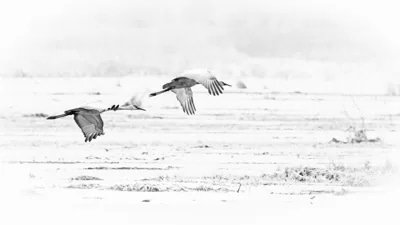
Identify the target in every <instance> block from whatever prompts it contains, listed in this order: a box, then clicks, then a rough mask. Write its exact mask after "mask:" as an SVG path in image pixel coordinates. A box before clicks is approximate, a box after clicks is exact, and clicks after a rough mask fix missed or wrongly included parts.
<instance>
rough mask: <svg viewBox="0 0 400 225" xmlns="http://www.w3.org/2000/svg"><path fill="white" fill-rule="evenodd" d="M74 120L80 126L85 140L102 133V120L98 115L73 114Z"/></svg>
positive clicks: (94, 137)
mask: <svg viewBox="0 0 400 225" xmlns="http://www.w3.org/2000/svg"><path fill="white" fill-rule="evenodd" d="M74 120H75V122H76V124H78V126H79V127H80V128H81V130H82V132H83V135H84V136H85V142H87V141H89V142H90V141H91V140H92V139H96V137H97V136H100V135H103V134H104V132H103V120H102V119H101V117H100V115H99V114H97V115H92V114H75V116H74Z"/></svg>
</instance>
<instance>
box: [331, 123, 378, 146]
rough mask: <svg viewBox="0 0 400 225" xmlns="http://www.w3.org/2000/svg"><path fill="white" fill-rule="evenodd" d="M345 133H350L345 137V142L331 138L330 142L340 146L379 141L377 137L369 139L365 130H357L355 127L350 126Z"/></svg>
mask: <svg viewBox="0 0 400 225" xmlns="http://www.w3.org/2000/svg"><path fill="white" fill-rule="evenodd" d="M346 131H349V132H350V134H349V135H348V136H347V140H346V141H341V140H338V139H336V138H332V140H331V141H330V142H333V143H340V144H354V143H375V142H380V141H381V139H380V138H379V137H376V138H372V139H369V138H368V137H367V131H366V130H365V129H361V130H357V129H356V128H355V127H353V126H350V127H349V128H348V129H347V130H346Z"/></svg>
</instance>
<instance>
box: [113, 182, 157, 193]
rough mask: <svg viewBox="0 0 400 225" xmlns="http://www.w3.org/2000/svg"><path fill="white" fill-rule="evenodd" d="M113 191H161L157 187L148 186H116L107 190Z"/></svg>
mask: <svg viewBox="0 0 400 225" xmlns="http://www.w3.org/2000/svg"><path fill="white" fill-rule="evenodd" d="M108 189H109V190H114V191H135V192H160V191H162V190H161V189H160V188H159V187H157V186H155V185H150V184H144V185H139V184H116V185H114V186H111V187H109V188H108Z"/></svg>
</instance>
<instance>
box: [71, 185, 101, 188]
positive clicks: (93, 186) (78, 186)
mask: <svg viewBox="0 0 400 225" xmlns="http://www.w3.org/2000/svg"><path fill="white" fill-rule="evenodd" d="M99 187H100V185H99V184H73V185H69V186H67V188H76V189H94V188H99Z"/></svg>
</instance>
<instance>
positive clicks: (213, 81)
mask: <svg viewBox="0 0 400 225" xmlns="http://www.w3.org/2000/svg"><path fill="white" fill-rule="evenodd" d="M185 77H187V78H190V79H193V80H195V81H197V83H199V84H202V85H203V86H204V87H205V88H207V90H208V93H209V94H210V95H211V94H212V95H214V96H215V95H219V94H222V90H224V88H223V87H222V85H221V84H220V83H219V81H218V80H217V78H216V77H214V76H213V75H211V74H210V73H207V74H194V73H189V74H185Z"/></svg>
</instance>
